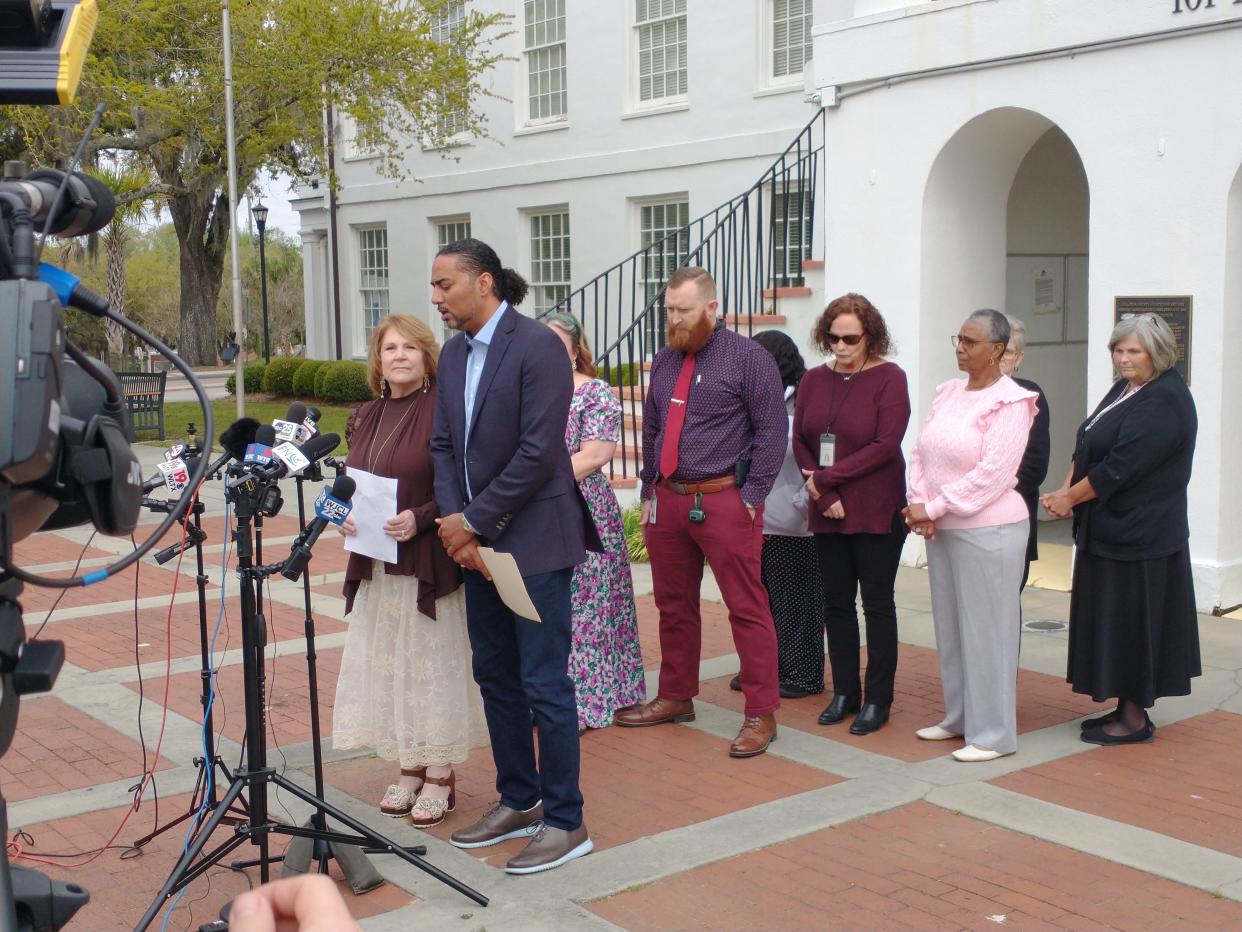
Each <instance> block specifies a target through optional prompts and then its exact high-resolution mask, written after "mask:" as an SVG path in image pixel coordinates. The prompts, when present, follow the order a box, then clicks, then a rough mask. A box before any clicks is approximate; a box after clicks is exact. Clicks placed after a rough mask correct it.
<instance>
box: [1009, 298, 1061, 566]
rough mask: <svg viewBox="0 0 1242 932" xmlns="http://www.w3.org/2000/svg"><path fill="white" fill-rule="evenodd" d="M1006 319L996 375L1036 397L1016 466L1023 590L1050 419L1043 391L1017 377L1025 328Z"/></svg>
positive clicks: (1035, 546) (1034, 555)
mask: <svg viewBox="0 0 1242 932" xmlns="http://www.w3.org/2000/svg"><path fill="white" fill-rule="evenodd" d="M1005 316H1006V317H1008V318H1009V344H1008V345H1007V346H1006V347H1005V352H1004V353H1003V354H1002V355H1001V358H1000V371H1001V372H1003V373H1004V374H1005V375H1007V376H1009V377H1010V378H1011V379H1013V380H1014V381H1015V382H1017V383H1018V384H1019V385H1021V386H1022V387H1023V388H1025V389H1026V390H1027V391H1028V392H1034V393H1035V394H1036V395H1038V396H1039V398H1038V399H1036V402H1035V422H1034V423H1033V424H1031V433H1030V435H1029V436H1028V438H1027V441H1026V452H1025V453H1024V454H1022V462H1021V463H1019V464H1018V494H1019V495H1021V496H1022V500H1023V501H1024V502H1026V510H1027V511H1028V512H1029V513H1030V515H1031V530H1030V537H1028V538H1027V541H1026V565H1025V566H1024V567H1023V568H1022V585H1021V586H1020V587H1019V589H1025V588H1026V579H1027V577H1028V576H1030V575H1031V561H1032V560H1038V559H1039V533H1038V528H1037V524H1038V518H1039V515H1038V511H1039V487H1040V485H1041V484H1043V481H1044V479H1045V478H1047V476H1048V457H1049V456H1050V455H1051V453H1052V440H1051V438H1050V436H1049V425H1050V423H1051V418H1050V417H1049V414H1048V399H1047V398H1046V397H1044V390H1043V389H1042V388H1040V387H1039V386H1038V385H1036V384H1035V383H1034V382H1032V381H1031V380H1030V379H1020V378H1018V376H1017V372H1018V367H1019V366H1021V365H1022V359H1023V357H1024V356H1025V355H1026V324H1024V323H1023V322H1022V321H1020V320H1018V318H1016V317H1010V316H1009V315H1008V314H1006V315H1005Z"/></svg>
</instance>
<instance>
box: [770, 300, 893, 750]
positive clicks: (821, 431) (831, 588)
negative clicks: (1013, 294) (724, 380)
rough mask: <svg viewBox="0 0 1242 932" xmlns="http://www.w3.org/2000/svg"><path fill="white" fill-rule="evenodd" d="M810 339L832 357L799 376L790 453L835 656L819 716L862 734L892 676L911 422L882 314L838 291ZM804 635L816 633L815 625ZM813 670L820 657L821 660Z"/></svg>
mask: <svg viewBox="0 0 1242 932" xmlns="http://www.w3.org/2000/svg"><path fill="white" fill-rule="evenodd" d="M812 339H813V341H814V343H815V346H816V348H817V349H818V350H819V351H820V352H821V353H823V354H824V355H826V356H829V355H830V356H831V357H832V360H831V362H828V363H825V364H824V365H821V366H816V367H815V368H814V369H811V370H810V371H809V372H807V374H806V375H805V376H804V377H803V379H802V384H801V386H800V387H799V389H798V394H797V406H796V408H795V410H794V426H793V447H794V458H795V459H796V460H797V462H798V465H799V466H800V467H801V469H802V474H803V475H804V476H806V490H807V493H808V494H809V495H810V498H811V508H810V513H809V517H808V524H809V526H810V530H811V531H812V532H813V533H814V534H815V549H816V553H817V555H818V557H819V566H820V573H821V575H822V577H823V584H824V623H825V625H826V627H827V630H828V658H829V661H830V662H831V665H832V701H831V702H829V703H828V707H827V708H826V709H824V711H823V714H821V715H820V717H819V723H820V724H821V725H835V724H837V723H838V722H841V721H843V720H844V719H845V717H846V716H847V715H851V714H854V713H858V715H857V717H856V718H855V719H854V721H853V723H852V724H851V725H850V732H851V733H853V734H856V735H865V734H869V733H871V732H873V731H875V730H876V729H878V728H879V727H880V726H881V725H883V724H884V723H885V722H886V721H888V711H889V706H891V705H892V703H893V678H894V676H895V675H896V673H897V607H896V604H895V600H894V596H893V587H894V585H895V583H896V580H897V564H898V561H899V560H900V558H901V548H902V545H903V544H904V542H905V538H906V526H905V524H904V523H903V522H902V520H901V515H900V512H901V508H902V506H903V505H905V503H906V499H905V469H906V464H905V459H904V458H903V456H902V454H901V439H902V437H903V436H905V433H906V426H907V425H908V424H909V422H910V393H909V391H908V389H907V386H906V374H905V373H904V372H903V371H902V370H901V369H900V368H899V367H898V366H897V365H895V364H894V363H891V362H889V361H888V359H887V358H886V357H887V356H888V355H889V354H890V353H891V352H892V344H891V342H890V340H889V336H888V328H887V327H886V326H885V324H884V318H883V317H881V316H880V312H879V311H877V310H876V309H875V306H874V305H872V303H871V302H870V301H868V300H867V299H866V298H864V297H863V296H862V295H860V294H847V295H843V296H841V297H839V298H837V299H836V300H835V301H833V302H832V303H831V304H829V305H828V307H827V308H825V310H824V313H823V314H822V315H821V316H820V318H819V321H818V322H817V323H816V324H815V329H814V331H813V332H812ZM860 589H861V590H862V602H863V616H864V618H865V619H866V625H867V674H866V684H865V686H866V688H865V689H864V683H863V679H862V677H861V676H860V672H859V670H860V663H859V648H860V645H859V637H858V614H857V610H856V608H855V604H856V600H857V598H858V592H859V590H860ZM812 636H813V638H814V640H815V641H816V642H818V641H819V639H820V633H819V626H818V625H815V626H814V630H813V633H812ZM820 663H821V669H820V672H821V674H822V658H821V661H820Z"/></svg>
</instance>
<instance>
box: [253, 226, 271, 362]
mask: <svg viewBox="0 0 1242 932" xmlns="http://www.w3.org/2000/svg"><path fill="white" fill-rule="evenodd" d="M250 215H251V216H252V217H254V225H255V226H256V227H258V228H259V287H260V288H261V289H262V292H263V361H264V362H265V363H267V362H271V361H272V345H271V342H270V339H269V337H268V332H267V254H266V253H265V252H264V249H263V240H264V236H263V231H264V229H266V227H267V208H266V207H264V206H263V202H262V201H259V203H257V204H255V205H254V207H252V208H251V209H250Z"/></svg>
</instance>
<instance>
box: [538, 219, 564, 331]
mask: <svg viewBox="0 0 1242 932" xmlns="http://www.w3.org/2000/svg"><path fill="white" fill-rule="evenodd" d="M530 294H531V299H532V301H533V302H534V303H533V307H532V312H533V313H534V315H535V316H536V317H538V316H539V315H540V314H542V313H543V312H544V311H548V310H551V309H552V307H554V306H555V305H556V304H559V303H560V302H561V301H564V300H565V299H566V298H568V297H569V213H568V212H558V213H547V214H532V215H531V218H530Z"/></svg>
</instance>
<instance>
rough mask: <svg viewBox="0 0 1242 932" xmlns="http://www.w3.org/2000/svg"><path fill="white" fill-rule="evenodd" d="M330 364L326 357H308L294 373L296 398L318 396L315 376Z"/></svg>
mask: <svg viewBox="0 0 1242 932" xmlns="http://www.w3.org/2000/svg"><path fill="white" fill-rule="evenodd" d="M327 364H328V361H327V360H326V359H307V360H306V361H305V362H303V363H302V364H301V365H300V366H298V367H297V369H296V370H295V371H294V373H293V392H292V394H293V395H294V397H296V398H318V397H319V396H318V395H317V394H316V393H315V377H316V375H317V374H318V372H319V370H320V369H322V368H323V367H324V366H326V365H327Z"/></svg>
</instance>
